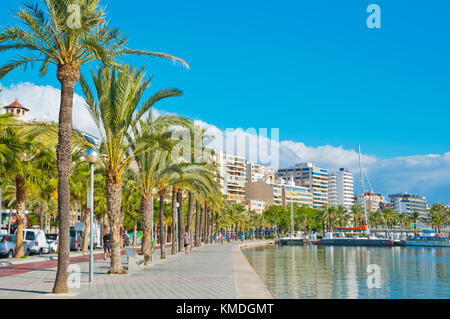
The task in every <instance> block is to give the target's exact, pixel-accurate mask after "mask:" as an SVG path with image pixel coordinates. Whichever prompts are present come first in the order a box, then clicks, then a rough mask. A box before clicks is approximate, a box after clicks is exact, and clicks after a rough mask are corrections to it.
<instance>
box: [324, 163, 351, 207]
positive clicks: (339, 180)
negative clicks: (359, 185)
mask: <svg viewBox="0 0 450 319" xmlns="http://www.w3.org/2000/svg"><path fill="white" fill-rule="evenodd" d="M353 202H354V194H353V174H352V173H350V172H349V171H347V170H345V169H344V168H340V169H339V171H337V172H330V173H329V175H328V204H329V205H331V206H335V207H337V206H339V205H342V206H344V207H345V208H347V209H350V207H351V206H352V205H353Z"/></svg>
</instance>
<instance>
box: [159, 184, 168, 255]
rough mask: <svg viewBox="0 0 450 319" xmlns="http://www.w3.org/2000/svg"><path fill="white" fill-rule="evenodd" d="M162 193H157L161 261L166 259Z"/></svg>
mask: <svg viewBox="0 0 450 319" xmlns="http://www.w3.org/2000/svg"><path fill="white" fill-rule="evenodd" d="M164 227H165V225H164V193H159V245H160V249H161V259H166V233H165V232H164Z"/></svg>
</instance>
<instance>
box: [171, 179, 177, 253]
mask: <svg viewBox="0 0 450 319" xmlns="http://www.w3.org/2000/svg"><path fill="white" fill-rule="evenodd" d="M176 223H177V190H176V188H175V187H174V188H173V189H172V227H171V228H172V229H171V231H172V255H176V254H177V241H176V237H177V236H176V231H177V227H176Z"/></svg>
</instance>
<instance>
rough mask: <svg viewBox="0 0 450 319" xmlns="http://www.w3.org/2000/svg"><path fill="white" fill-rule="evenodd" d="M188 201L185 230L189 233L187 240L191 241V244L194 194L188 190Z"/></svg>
mask: <svg viewBox="0 0 450 319" xmlns="http://www.w3.org/2000/svg"><path fill="white" fill-rule="evenodd" d="M188 198H189V203H188V211H187V232H188V235H189V240H190V241H191V244H192V243H193V238H194V237H193V234H194V230H193V228H194V227H193V222H194V194H192V193H191V192H189V195H188Z"/></svg>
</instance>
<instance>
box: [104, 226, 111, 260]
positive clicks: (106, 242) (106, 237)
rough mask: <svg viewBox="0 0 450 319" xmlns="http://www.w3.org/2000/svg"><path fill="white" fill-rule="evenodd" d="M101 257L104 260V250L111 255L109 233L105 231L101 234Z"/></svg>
mask: <svg viewBox="0 0 450 319" xmlns="http://www.w3.org/2000/svg"><path fill="white" fill-rule="evenodd" d="M103 252H104V253H103V259H104V260H106V252H108V253H109V256H110V257H111V235H110V234H109V233H108V232H106V231H105V233H104V234H103Z"/></svg>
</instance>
